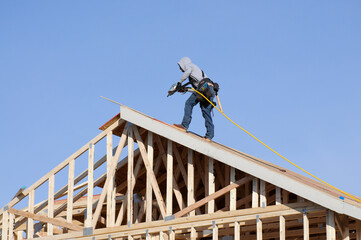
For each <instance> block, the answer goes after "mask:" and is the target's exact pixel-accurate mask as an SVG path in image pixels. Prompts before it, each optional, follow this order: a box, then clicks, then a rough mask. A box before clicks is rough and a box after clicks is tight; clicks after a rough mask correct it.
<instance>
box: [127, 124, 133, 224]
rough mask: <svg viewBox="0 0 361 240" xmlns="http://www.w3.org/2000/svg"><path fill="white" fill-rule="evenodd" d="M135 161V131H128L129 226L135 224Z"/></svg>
mask: <svg viewBox="0 0 361 240" xmlns="http://www.w3.org/2000/svg"><path fill="white" fill-rule="evenodd" d="M133 162H134V139H133V131H129V133H128V175H127V177H128V179H127V183H128V187H127V221H128V226H130V225H131V224H133V214H134V211H133V181H134V172H133Z"/></svg>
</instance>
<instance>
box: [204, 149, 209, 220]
mask: <svg viewBox="0 0 361 240" xmlns="http://www.w3.org/2000/svg"><path fill="white" fill-rule="evenodd" d="M203 159H204V175H203V178H204V197H205V198H206V197H207V196H209V161H208V158H207V157H206V156H204V158H203ZM204 211H205V212H204V213H205V214H207V213H208V202H207V203H206V206H205V210H204Z"/></svg>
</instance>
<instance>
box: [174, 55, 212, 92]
mask: <svg viewBox="0 0 361 240" xmlns="http://www.w3.org/2000/svg"><path fill="white" fill-rule="evenodd" d="M178 65H179V67H181V68H182V70H183V71H184V74H183V75H182V77H181V79H180V80H179V82H180V83H182V82H183V81H184V80H186V79H187V78H188V77H189V81H190V82H191V83H192V85H193V87H195V88H197V87H198V83H199V82H200V81H201V80H202V79H203V78H206V77H207V75H206V74H204V76H203V75H202V70H201V69H200V68H199V67H198V66H197V65H195V64H193V63H192V61H191V59H190V58H188V57H183V58H181V60H179V62H178Z"/></svg>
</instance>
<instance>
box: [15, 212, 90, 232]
mask: <svg viewBox="0 0 361 240" xmlns="http://www.w3.org/2000/svg"><path fill="white" fill-rule="evenodd" d="M8 212H9V213H12V214H15V215H17V216H22V217H26V218H31V219H33V220H36V221H40V222H43V223H51V224H53V225H55V226H59V227H63V228H68V229H70V230H74V231H82V230H83V228H82V227H80V226H77V225H74V224H72V223H68V222H66V221H62V220H60V219H55V218H49V217H46V216H43V215H38V214H34V213H29V212H24V211H21V210H17V209H14V208H9V209H8Z"/></svg>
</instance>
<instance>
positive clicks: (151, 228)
mask: <svg viewBox="0 0 361 240" xmlns="http://www.w3.org/2000/svg"><path fill="white" fill-rule="evenodd" d="M303 209H305V210H306V211H307V213H313V212H320V211H322V212H323V211H324V210H325V209H324V208H323V207H321V206H317V205H315V204H313V203H311V202H303V203H291V204H287V205H272V206H267V207H266V208H250V209H241V210H234V211H228V212H222V213H212V214H203V215H197V216H191V217H183V218H177V219H174V220H169V221H164V220H159V221H153V222H150V223H139V224H134V225H132V226H130V227H128V226H119V227H112V228H106V229H97V230H94V233H93V236H94V237H95V238H96V239H108V236H109V235H111V237H112V238H120V237H126V236H127V234H131V235H132V236H137V235H138V236H139V235H142V234H143V235H144V234H145V230H146V229H147V230H148V232H149V233H150V234H152V233H159V232H160V231H164V232H166V231H169V226H172V229H173V230H174V231H176V230H180V229H186V230H187V231H188V230H189V231H190V229H191V227H192V226H193V227H203V226H208V227H209V226H211V225H212V224H213V221H214V222H215V224H217V225H218V226H221V225H222V224H229V223H234V222H235V221H238V222H240V223H241V224H243V223H244V222H249V221H255V220H256V219H257V215H258V217H259V218H260V219H262V220H266V219H272V218H273V219H277V218H278V217H279V216H281V215H283V216H293V215H295V216H296V215H297V216H301V214H302V211H303ZM277 233H278V232H277ZM82 237H83V235H82V233H69V234H63V235H56V236H52V238H47V237H44V238H39V240H40V239H41V240H43V239H49V240H50V239H69V238H82Z"/></svg>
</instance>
